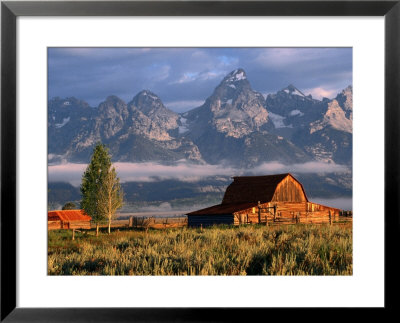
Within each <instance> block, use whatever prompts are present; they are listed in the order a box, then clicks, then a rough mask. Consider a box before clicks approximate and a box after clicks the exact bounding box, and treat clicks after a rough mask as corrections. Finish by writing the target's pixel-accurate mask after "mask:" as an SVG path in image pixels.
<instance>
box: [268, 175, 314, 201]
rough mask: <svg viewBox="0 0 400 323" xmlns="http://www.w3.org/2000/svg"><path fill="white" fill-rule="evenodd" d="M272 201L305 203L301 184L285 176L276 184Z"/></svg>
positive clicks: (305, 199)
mask: <svg viewBox="0 0 400 323" xmlns="http://www.w3.org/2000/svg"><path fill="white" fill-rule="evenodd" d="M272 201H273V202H278V201H279V202H283V201H288V202H306V201H307V197H306V195H305V194H304V191H303V189H302V186H301V184H300V183H299V182H297V181H296V180H295V179H294V178H293V177H291V176H286V177H285V178H284V179H283V180H282V182H280V183H279V184H278V186H277V188H276V190H275V194H274V196H273V197H272Z"/></svg>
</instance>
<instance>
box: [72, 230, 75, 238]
mask: <svg viewBox="0 0 400 323" xmlns="http://www.w3.org/2000/svg"><path fill="white" fill-rule="evenodd" d="M72 240H75V229H72Z"/></svg>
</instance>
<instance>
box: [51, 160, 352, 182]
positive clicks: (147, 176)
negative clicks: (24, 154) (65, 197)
mask: <svg viewBox="0 0 400 323" xmlns="http://www.w3.org/2000/svg"><path fill="white" fill-rule="evenodd" d="M114 166H115V168H116V170H117V173H118V176H119V178H120V180H121V182H156V181H160V180H165V179H176V180H181V181H190V182H194V181H198V180H201V179H204V178H206V177H209V176H229V177H232V176H240V175H249V174H251V175H269V174H276V173H287V172H290V173H340V172H347V171H349V170H348V168H347V166H343V165H338V164H334V163H322V162H308V163H304V164H294V165H284V164H282V163H279V162H269V163H264V164H261V165H260V166H257V167H254V168H252V169H238V168H234V167H227V166H225V165H208V164H201V165H200V164H193V163H190V162H187V161H184V160H182V161H179V162H177V163H176V164H174V165H162V164H159V163H154V162H146V163H114ZM86 167H87V165H86V164H62V165H52V166H49V167H48V179H49V181H50V182H59V181H66V182H69V183H71V184H72V185H74V186H78V185H79V184H80V182H81V179H82V174H83V172H84V171H85V169H86Z"/></svg>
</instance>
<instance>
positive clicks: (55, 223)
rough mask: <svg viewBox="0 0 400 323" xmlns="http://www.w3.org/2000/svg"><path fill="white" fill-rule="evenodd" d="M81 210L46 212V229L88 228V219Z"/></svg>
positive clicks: (89, 218)
mask: <svg viewBox="0 0 400 323" xmlns="http://www.w3.org/2000/svg"><path fill="white" fill-rule="evenodd" d="M91 219H92V218H91V217H90V216H88V215H87V214H86V213H85V212H84V211H83V210H57V211H49V212H48V213H47V228H48V230H57V229H90V220H91Z"/></svg>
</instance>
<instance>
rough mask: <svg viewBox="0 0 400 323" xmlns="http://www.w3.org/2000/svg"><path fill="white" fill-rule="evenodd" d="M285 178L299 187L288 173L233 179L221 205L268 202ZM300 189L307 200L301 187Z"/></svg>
mask: <svg viewBox="0 0 400 323" xmlns="http://www.w3.org/2000/svg"><path fill="white" fill-rule="evenodd" d="M287 176H291V177H292V178H293V179H294V180H296V181H297V182H298V183H299V184H300V185H301V183H300V182H299V181H298V180H297V179H295V178H294V177H293V175H292V174H290V173H285V174H276V175H265V176H238V177H233V183H231V184H230V185H229V186H228V188H227V189H226V192H225V195H224V198H223V200H222V204H232V203H246V202H247V203H249V202H252V203H254V202H258V201H260V202H261V203H266V202H270V201H271V200H272V197H273V196H274V193H275V190H276V187H277V186H278V184H279V183H280V182H281V181H282V180H283V179H284V178H285V177H287ZM301 187H302V189H303V192H304V195H305V196H306V198H307V195H306V193H305V191H304V188H303V185H301Z"/></svg>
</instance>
